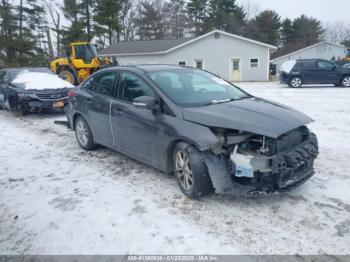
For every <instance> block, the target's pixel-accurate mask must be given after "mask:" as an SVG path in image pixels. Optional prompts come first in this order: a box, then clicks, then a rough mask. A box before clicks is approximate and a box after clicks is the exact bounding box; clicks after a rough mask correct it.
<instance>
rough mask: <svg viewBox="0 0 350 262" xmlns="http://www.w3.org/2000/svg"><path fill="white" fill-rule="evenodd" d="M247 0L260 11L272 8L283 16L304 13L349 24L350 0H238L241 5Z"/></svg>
mask: <svg viewBox="0 0 350 262" xmlns="http://www.w3.org/2000/svg"><path fill="white" fill-rule="evenodd" d="M247 2H249V3H250V5H251V6H258V7H259V9H260V11H262V10H264V9H273V10H275V11H277V12H278V13H279V14H280V15H281V16H282V17H283V18H285V17H290V18H295V17H298V16H300V15H301V14H305V15H308V16H312V17H315V18H317V19H319V20H321V21H322V22H338V21H343V22H344V23H346V24H350V0H238V3H241V4H242V5H244V4H246V3H247Z"/></svg>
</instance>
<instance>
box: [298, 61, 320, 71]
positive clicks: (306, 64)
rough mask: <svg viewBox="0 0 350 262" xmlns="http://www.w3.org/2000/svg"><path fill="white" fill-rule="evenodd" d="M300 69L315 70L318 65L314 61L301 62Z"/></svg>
mask: <svg viewBox="0 0 350 262" xmlns="http://www.w3.org/2000/svg"><path fill="white" fill-rule="evenodd" d="M300 67H301V68H305V69H310V68H315V67H316V63H315V61H314V60H310V61H302V62H300Z"/></svg>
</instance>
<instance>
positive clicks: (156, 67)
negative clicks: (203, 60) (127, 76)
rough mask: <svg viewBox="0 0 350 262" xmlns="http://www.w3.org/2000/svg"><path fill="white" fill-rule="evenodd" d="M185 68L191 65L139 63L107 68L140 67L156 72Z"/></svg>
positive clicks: (145, 70) (146, 70)
mask: <svg viewBox="0 0 350 262" xmlns="http://www.w3.org/2000/svg"><path fill="white" fill-rule="evenodd" d="M185 68H189V67H184V66H178V65H168V64H139V65H121V66H115V67H108V68H106V69H105V70H111V69H139V70H141V71H144V72H154V71H162V70H174V69H185Z"/></svg>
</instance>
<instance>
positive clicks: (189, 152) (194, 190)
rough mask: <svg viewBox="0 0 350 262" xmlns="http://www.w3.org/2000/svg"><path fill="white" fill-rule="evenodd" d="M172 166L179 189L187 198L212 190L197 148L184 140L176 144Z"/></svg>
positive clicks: (202, 194) (196, 196)
mask: <svg viewBox="0 0 350 262" xmlns="http://www.w3.org/2000/svg"><path fill="white" fill-rule="evenodd" d="M173 168H174V173H175V175H176V178H177V183H178V185H179V187H180V189H181V191H182V192H183V193H184V194H185V195H186V196H187V197H189V198H198V197H200V196H204V195H206V194H209V193H211V192H213V186H212V183H211V180H210V177H209V174H208V171H207V167H206V165H205V162H204V160H203V158H202V156H201V154H200V152H199V151H198V150H196V149H195V148H194V147H193V146H191V145H189V144H188V143H185V142H180V143H178V144H176V146H175V149H174V152H173Z"/></svg>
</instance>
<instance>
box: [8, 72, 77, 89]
mask: <svg viewBox="0 0 350 262" xmlns="http://www.w3.org/2000/svg"><path fill="white" fill-rule="evenodd" d="M12 84H22V85H23V86H24V89H25V90H32V89H36V90H43V89H59V88H65V87H68V88H72V87H74V86H73V85H72V84H71V83H69V82H67V81H65V80H63V79H62V78H59V77H58V76H57V75H55V74H52V73H50V72H33V71H29V70H24V71H23V72H20V73H19V74H18V75H17V76H16V77H15V79H14V80H13V81H12Z"/></svg>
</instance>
